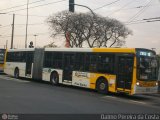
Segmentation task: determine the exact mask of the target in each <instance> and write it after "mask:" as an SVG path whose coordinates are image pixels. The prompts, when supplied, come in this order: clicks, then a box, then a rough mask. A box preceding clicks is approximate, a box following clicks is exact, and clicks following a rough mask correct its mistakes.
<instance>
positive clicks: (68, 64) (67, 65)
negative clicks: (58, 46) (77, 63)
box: [63, 53, 74, 84]
mask: <svg viewBox="0 0 160 120" xmlns="http://www.w3.org/2000/svg"><path fill="white" fill-rule="evenodd" d="M73 66H74V54H72V53H70V54H69V53H65V54H64V58H63V82H64V83H68V84H71V82H72V71H73Z"/></svg>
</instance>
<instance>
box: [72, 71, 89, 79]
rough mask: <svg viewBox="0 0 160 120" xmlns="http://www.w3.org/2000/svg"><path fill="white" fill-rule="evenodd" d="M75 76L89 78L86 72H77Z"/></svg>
mask: <svg viewBox="0 0 160 120" xmlns="http://www.w3.org/2000/svg"><path fill="white" fill-rule="evenodd" d="M75 76H77V77H86V78H88V75H87V73H85V72H75Z"/></svg>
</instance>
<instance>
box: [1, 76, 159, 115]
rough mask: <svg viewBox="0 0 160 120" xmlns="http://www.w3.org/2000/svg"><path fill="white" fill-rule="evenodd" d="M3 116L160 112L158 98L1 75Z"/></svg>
mask: <svg viewBox="0 0 160 120" xmlns="http://www.w3.org/2000/svg"><path fill="white" fill-rule="evenodd" d="M0 113H23V114H26V113H28V114H30V113H32V114H33V113H34V114H38V113H43V114H44V113H47V114H57V113H58V114H59V113H61V114H66V113H67V114H68V113H69V114H72V113H73V114H101V113H160V97H159V96H146V95H140V96H125V95H116V94H110V95H101V94H98V93H97V92H95V91H92V90H87V89H81V88H75V87H69V86H58V87H56V86H51V85H50V84H49V83H46V82H34V81H31V80H22V79H15V78H11V77H9V76H7V75H2V74H1V75H0Z"/></svg>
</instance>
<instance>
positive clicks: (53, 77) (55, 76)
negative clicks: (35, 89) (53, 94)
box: [50, 72, 59, 85]
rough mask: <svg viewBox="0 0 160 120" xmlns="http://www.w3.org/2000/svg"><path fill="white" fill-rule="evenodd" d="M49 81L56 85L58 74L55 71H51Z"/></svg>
mask: <svg viewBox="0 0 160 120" xmlns="http://www.w3.org/2000/svg"><path fill="white" fill-rule="evenodd" d="M50 81H51V84H52V85H58V83H59V76H58V74H57V73H56V72H53V73H52V74H51V77H50Z"/></svg>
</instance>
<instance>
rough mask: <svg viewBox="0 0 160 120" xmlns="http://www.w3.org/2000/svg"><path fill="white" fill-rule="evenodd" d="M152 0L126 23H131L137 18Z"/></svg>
mask: <svg viewBox="0 0 160 120" xmlns="http://www.w3.org/2000/svg"><path fill="white" fill-rule="evenodd" d="M151 2H152V0H150V1H149V2H148V3H147V4H146V5H145V6H144V7H143V8H142V9H141V10H140V11H138V12H137V13H136V14H135V15H134V16H133V17H131V18H130V19H129V20H128V21H127V22H128V23H130V22H132V21H133V20H134V19H135V18H137V17H138V16H139V15H140V14H142V13H143V12H144V11H145V9H146V8H147V7H149V6H150V4H151Z"/></svg>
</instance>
